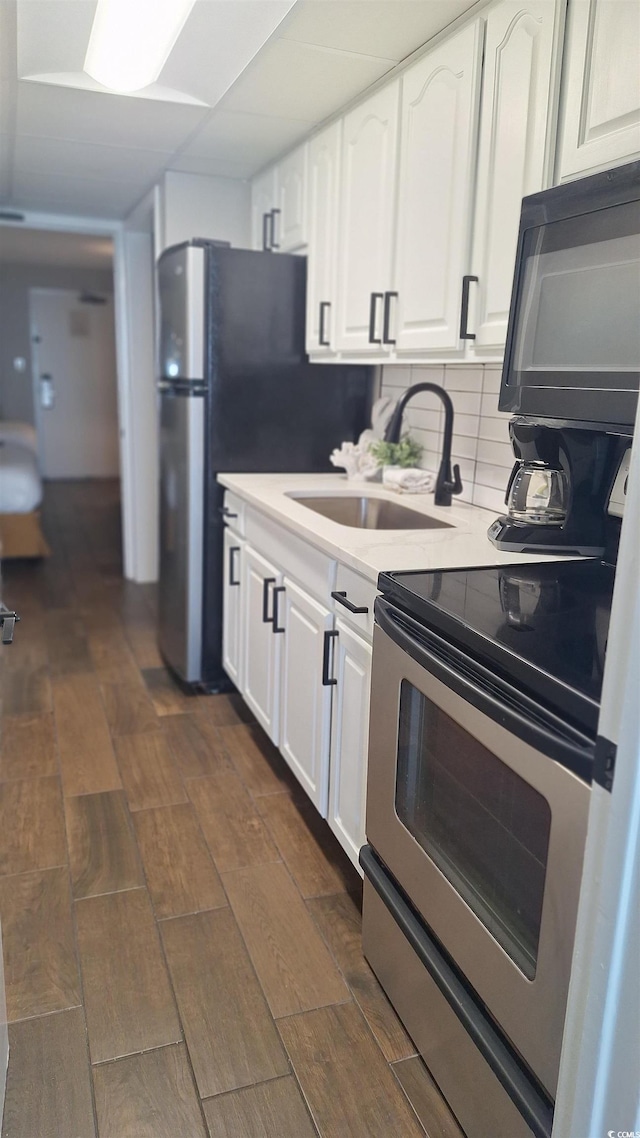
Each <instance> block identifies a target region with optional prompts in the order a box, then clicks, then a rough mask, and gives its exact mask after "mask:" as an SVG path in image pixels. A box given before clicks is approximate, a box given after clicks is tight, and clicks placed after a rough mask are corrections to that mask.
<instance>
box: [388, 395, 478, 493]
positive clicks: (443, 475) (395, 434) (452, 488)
mask: <svg viewBox="0 0 640 1138" xmlns="http://www.w3.org/2000/svg"><path fill="white" fill-rule="evenodd" d="M420 391H431V392H433V394H434V395H437V396H438V398H439V399H441V400H442V405H443V407H444V438H443V440H442V457H441V459H440V468H439V470H438V475H437V478H436V489H435V495H434V505H436V506H450V505H451V495H452V494H460V493H462V482H461V481H460V467H459V466H454V468H453V474H452V473H451V437H452V435H453V403H452V402H451V399H450V397H449V396H448V395H447V392H446V391H445V390H444V388H443V387H440V385H439V384H437V383H416V384H414V386H413V387H408V388H407V390H406V391H405V393H404V395H403V396H402V398H401V399H399V400H398V404H397V406H396V409H395V411H394V412H393V415H392V416H391V418H390V420H389V422H388V424H387V429H386V431H385V433H384V438H385V442H387V443H398V442H400V431H401V428H402V416H403V415H404V409H405V407H406V406H407V403H408V402H409V400H410V399H413V396H414V395H417V394H418V393H419V392H420Z"/></svg>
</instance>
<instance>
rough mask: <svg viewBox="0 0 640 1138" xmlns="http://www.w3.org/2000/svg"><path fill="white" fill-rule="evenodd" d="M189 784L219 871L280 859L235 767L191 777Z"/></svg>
mask: <svg viewBox="0 0 640 1138" xmlns="http://www.w3.org/2000/svg"><path fill="white" fill-rule="evenodd" d="M186 787H187V790H188V792H189V797H190V798H191V801H192V802H193V805H194V807H195V811H196V814H197V815H198V821H199V822H200V826H201V828H202V832H203V834H204V836H205V840H206V842H207V845H208V846H209V849H210V850H211V853H212V855H213V860H214V861H215V863H216V867H217V869H218V872H220V873H222V872H223V871H224V870H227V869H238V868H240V867H241V866H247V865H259V864H261V863H263V862H270V861H278V860H279V856H280V855H279V854H278V851H277V849H276V847H275V846H274V844H273V842H272V841H271V838H270V837H269V834H268V833H267V828H266V826H265V824H264V822H263V821H262V819H261V818H260V816H259V815H258V813H257V811H256V809H255V806H254V805H253V803H252V801H251V799H250V798H249V795H248V794H247V792H246V790H245V788H244V786H243V785H242V782H241V781H240V779H239V778H238V775H237V774H236V773H235V772H234V771H233V770H231V769H228V770H227V769H221V770H219V771H217V773H216V774H215V775H211V776H209V777H208V778H197V779H190V780H189V782H187V783H186Z"/></svg>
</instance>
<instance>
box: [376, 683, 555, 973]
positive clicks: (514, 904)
mask: <svg viewBox="0 0 640 1138" xmlns="http://www.w3.org/2000/svg"><path fill="white" fill-rule="evenodd" d="M396 811H397V814H398V817H399V818H400V821H401V822H402V823H403V825H404V826H406V828H407V829H408V830H409V832H410V833H411V834H412V835H413V837H414V838H415V839H416V841H417V842H419V844H420V845H421V846H422V848H423V849H424V850H425V851H426V853H427V854H428V855H429V857H430V858H431V859H432V861H434V862H435V864H436V865H437V866H438V868H439V869H440V870H441V872H442V873H443V874H444V875H445V877H447V878H448V880H449V881H450V882H451V884H452V885H453V886H454V888H455V889H456V890H457V892H458V893H459V894H460V896H461V897H462V898H463V899H464V900H465V901H466V903H467V904H468V905H469V907H470V908H471V909H472V910H473V912H474V913H475V914H476V916H478V917H479V918H480V920H481V921H482V922H483V924H484V925H485V927H486V928H487V929H488V930H489V932H490V933H491V934H492V935H493V936H494V937H495V939H496V940H497V941H498V943H499V944H500V945H502V947H503V948H504V949H505V951H506V952H507V953H508V954H509V956H510V957H511V959H512V960H513V961H515V963H516V964H517V965H518V967H519V968H520V969H521V970H522V972H523V973H524V974H525V976H527V977H528V978H529V979H531V980H532V979H533V977H534V976H535V972H536V961H537V955H538V941H539V939H540V920H541V916H542V901H543V895H544V882H545V874H546V868H547V856H548V849H549V830H550V826H551V811H550V809H549V805H548V803H547V801H546V799H545V798H543V797H542V795H541V794H539V793H538V791H537V790H534V789H533V787H531V786H529V784H528V783H527V782H525V781H524V779H522V778H520V776H519V775H517V774H516V773H515V772H514V771H512V770H511V769H510V768H509V767H508V766H506V765H505V764H504V763H503V762H501V761H500V759H498V758H497V757H496V756H495V755H494V754H492V752H491V751H488V750H487V749H486V748H485V747H483V746H482V744H481V743H479V742H478V741H477V740H476V739H474V738H473V736H472V735H470V734H469V733H468V732H467V731H465V730H464V729H463V728H462V727H460V725H459V724H458V723H456V722H455V721H454V720H453V719H451V718H450V717H449V716H448V715H445V713H444V712H443V711H441V710H440V708H439V707H437V706H436V705H435V704H434V703H432V702H431V701H430V700H428V699H427V698H426V697H425V696H424V695H423V694H422V692H420V691H418V690H417V688H415V687H413V685H412V684H410V683H409V682H408V681H407V680H403V682H402V688H401V694H400V725H399V742H398V773H397V782H396Z"/></svg>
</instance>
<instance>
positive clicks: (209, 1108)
mask: <svg viewBox="0 0 640 1138" xmlns="http://www.w3.org/2000/svg"><path fill="white" fill-rule="evenodd" d="M202 1105H203V1107H204V1113H205V1118H206V1120H207V1126H208V1127H209V1136H210V1138H317V1134H318V1131H317V1130H316V1128H315V1126H314V1125H313V1122H312V1121H311V1117H310V1115H309V1112H308V1111H307V1108H306V1106H305V1104H304V1099H303V1097H302V1095H301V1094H300V1088H299V1087H298V1084H297V1083H296V1080H295V1079H294V1078H293V1076H292V1075H285V1076H284V1078H282V1079H270V1080H269V1082H268V1083H258V1085H257V1086H255V1087H246V1088H245V1089H244V1090H241V1091H232V1092H231V1094H228V1095H218V1096H217V1097H216V1098H209V1099H205V1101H204V1102H203V1104H202Z"/></svg>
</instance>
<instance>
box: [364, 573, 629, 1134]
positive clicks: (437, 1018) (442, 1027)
mask: <svg viewBox="0 0 640 1138" xmlns="http://www.w3.org/2000/svg"><path fill="white" fill-rule="evenodd" d="M613 579H614V569H613V568H612V567H611V566H610V565H605V564H603V563H601V562H600V561H596V560H593V561H586V560H584V561H556V562H545V563H544V564H535V565H533V564H529V565H519V566H506V567H505V566H503V567H501V568H491V569H469V570H448V571H443V572H413V573H408V572H403V573H383V574H381V576H380V578H379V583H378V587H379V589H380V591H381V593H382V596H381V597H379V598H378V599H377V601H376V627H375V631H374V648H373V676H372V692H371V707H372V719H371V733H370V739H371V741H370V751H369V778H368V794H367V842H368V845H367V846H365V847H364V848H363V850H362V852H361V862H362V866H363V869H364V872H365V895H364V923H363V944H364V952H365V955H366V956H367V958H368V959H369V961H370V963H371V965H372V967H373V969H374V971H375V972H376V974H377V975H378V977H379V979H380V981H381V983H382V985H383V987H384V988H385V989H386V991H387V993H388V995H389V997H390V999H391V1001H392V1003H393V1004H394V1006H395V1007H396V1009H397V1010H398V1012H399V1014H400V1017H401V1019H402V1020H403V1021H404V1023H405V1025H406V1026H407V1028H408V1030H409V1032H410V1033H411V1035H412V1036H413V1038H414V1040H415V1042H416V1044H417V1045H418V1047H419V1049H420V1051H421V1053H422V1055H423V1057H424V1059H425V1061H426V1062H427V1065H428V1066H429V1068H430V1070H431V1072H432V1074H433V1076H434V1078H435V1079H436V1081H437V1082H438V1084H439V1086H440V1088H441V1090H442V1092H443V1094H444V1095H445V1097H446V1098H447V1100H448V1102H449V1104H450V1106H451V1108H452V1110H453V1111H454V1113H455V1114H456V1115H457V1117H458V1120H459V1122H460V1124H461V1125H462V1127H463V1129H464V1130H465V1132H466V1133H467V1135H468V1136H469V1138H486V1136H487V1135H489V1134H490V1135H491V1136H492V1138H518V1136H520V1135H523V1136H529V1138H530V1136H531V1134H532V1133H533V1134H535V1135H538V1136H542V1135H549V1134H550V1132H551V1123H552V1115H553V1099H554V1096H555V1091H556V1082H557V1075H558V1065H559V1057H560V1048H561V1042H562V1030H563V1024H564V1017H565V1008H566V999H567V989H568V984H569V974H570V968H571V958H572V949H573V941H574V934H575V924H576V912H577V906H578V896H579V891H580V881H581V874H582V862H583V850H584V843H585V834H586V825H587V813H588V807H589V798H590V790H589V788H590V783H591V780H592V778H593V777H594V756H595V754H596V728H597V720H598V710H599V703H600V691H601V682H602V673H603V666H604V653H605V646H606V638H607V631H608V625H609V614H610V605H611V596H612V591H613ZM605 758H606V756H605ZM598 777H606V771H605V770H604V767H603V770H602V772H601V774H600V775H598Z"/></svg>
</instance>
